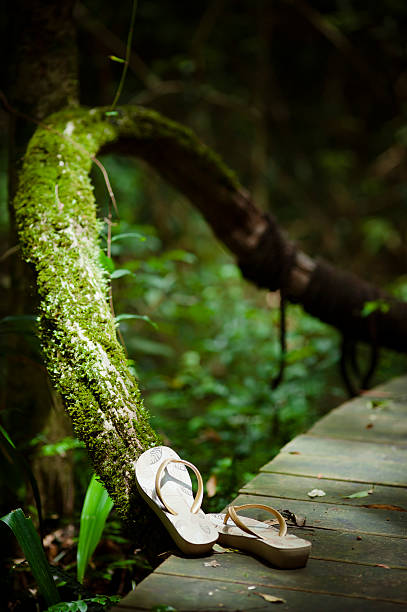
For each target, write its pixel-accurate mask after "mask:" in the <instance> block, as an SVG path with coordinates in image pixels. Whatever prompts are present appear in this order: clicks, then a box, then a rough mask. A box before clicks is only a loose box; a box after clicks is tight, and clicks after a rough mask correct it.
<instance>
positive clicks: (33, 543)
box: [0, 508, 61, 606]
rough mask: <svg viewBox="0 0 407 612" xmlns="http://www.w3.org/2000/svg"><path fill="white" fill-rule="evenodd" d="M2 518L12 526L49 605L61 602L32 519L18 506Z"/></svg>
mask: <svg viewBox="0 0 407 612" xmlns="http://www.w3.org/2000/svg"><path fill="white" fill-rule="evenodd" d="M0 520H1V521H3V523H5V524H6V525H7V526H8V527H10V529H11V530H12V532H13V533H14V535H15V536H16V538H17V540H18V543H19V545H20V547H21V549H22V551H23V553H24V555H25V558H26V559H27V561H28V563H29V565H30V568H31V571H32V573H33V576H34V578H35V580H36V581H37V584H38V588H39V590H40V592H41V594H42V596H43V597H44V599H45V601H46V603H47V605H48V606H52V605H54V604H57V603H58V602H60V601H61V599H60V597H59V594H58V591H57V588H56V586H55V583H54V580H53V578H52V574H51V570H50V567H49V564H48V561H47V558H46V556H45V553H44V550H43V548H42V544H41V540H40V538H39V536H38V533H37V532H36V531H35V528H34V525H33V524H32V521H31V519H30V518H26V517H25V516H24V512H23V511H22V510H21V508H17V510H13V511H12V512H10V513H9V514H7V515H6V516H3V517H1V519H0Z"/></svg>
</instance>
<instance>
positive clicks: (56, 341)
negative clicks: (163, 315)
mask: <svg viewBox="0 0 407 612" xmlns="http://www.w3.org/2000/svg"><path fill="white" fill-rule="evenodd" d="M101 150H115V151H120V152H126V153H130V154H132V155H138V156H139V157H141V158H143V159H144V160H146V161H147V162H149V163H150V164H151V165H152V166H153V167H154V168H156V169H157V170H158V171H159V172H160V174H161V175H162V176H163V177H164V178H166V179H167V180H168V181H169V182H171V183H172V184H173V185H175V186H176V187H177V188H178V189H180V191H182V192H183V193H184V194H185V195H186V196H187V197H188V198H189V199H190V200H191V202H192V203H193V204H194V205H195V206H196V207H197V208H198V209H199V210H200V211H201V212H202V214H203V216H204V217H205V219H206V220H207V221H208V223H209V224H210V226H211V227H212V229H213V231H214V233H215V235H216V236H217V237H218V238H219V239H220V240H221V241H222V242H224V244H225V245H226V246H227V247H228V248H229V249H230V250H231V251H232V252H233V253H234V254H235V255H236V256H237V258H238V261H239V263H240V266H241V268H242V270H243V273H244V274H245V276H247V278H249V279H251V280H253V281H254V282H255V283H257V284H258V285H259V286H262V287H268V288H270V289H278V288H283V289H284V292H285V295H286V296H287V297H288V298H289V299H291V300H292V301H297V302H299V303H301V304H303V305H304V307H305V308H306V310H308V311H309V312H310V313H311V314H313V315H315V316H317V317H319V318H320V319H321V320H323V321H326V322H328V323H331V324H332V325H335V326H336V327H338V328H340V329H342V330H343V331H344V332H346V333H349V334H350V335H352V336H354V337H356V338H360V339H364V340H366V339H370V338H371V334H372V329H373V328H374V329H373V331H374V334H375V336H376V341H377V342H378V343H380V344H383V345H384V346H388V347H390V348H394V349H397V350H405V347H406V346H407V343H406V340H407V316H406V315H407V305H406V304H403V303H400V302H396V301H392V302H391V308H390V310H389V312H387V313H386V314H384V313H378V314H377V316H376V317H375V319H374V320H373V319H372V318H371V317H368V318H363V317H361V314H360V313H361V311H362V308H363V305H364V303H365V302H366V301H369V300H375V299H384V297H385V296H383V294H382V293H381V292H380V291H379V290H378V289H376V288H375V287H373V286H372V285H369V284H367V283H365V282H363V281H361V280H359V279H357V278H355V277H352V276H351V275H348V274H346V273H343V272H340V271H337V270H336V269H334V268H331V267H329V266H327V265H326V264H322V263H316V262H314V261H312V260H311V259H309V258H307V257H306V256H305V255H304V254H302V253H301V252H300V251H298V250H297V249H296V248H295V246H294V245H293V244H292V243H291V242H290V241H289V240H287V239H286V238H285V236H284V235H283V234H282V232H281V230H280V229H279V227H278V225H277V224H276V222H275V220H274V219H273V218H272V217H271V216H270V215H265V214H264V213H263V212H261V211H260V210H259V209H258V208H257V207H256V206H255V205H254V203H253V202H252V200H251V198H250V196H249V194H248V193H247V192H246V191H245V190H244V189H243V188H242V187H241V186H240V184H239V182H238V180H237V178H236V177H235V176H234V174H233V173H232V172H231V171H230V170H229V169H228V168H227V167H226V166H225V165H224V164H223V162H222V161H221V160H220V159H219V157H218V156H217V155H216V154H215V153H213V152H212V151H211V150H210V149H209V148H208V147H206V146H205V145H203V144H202V143H201V142H200V141H199V140H198V139H197V138H196V137H195V135H194V134H193V133H192V132H191V131H190V130H188V129H186V128H184V127H182V126H180V125H179V124H177V123H175V122H172V121H169V120H167V119H165V118H163V117H162V116H160V115H159V114H158V113H156V112H154V111H150V110H146V109H142V108H140V107H127V108H126V107H123V108H121V109H118V112H117V114H115V115H114V116H111V115H108V114H106V109H92V110H89V109H83V108H71V109H66V110H64V111H61V112H59V113H56V114H55V115H53V116H51V117H49V118H48V120H47V125H46V126H42V127H40V128H38V129H37V131H36V133H35V134H34V136H33V138H32V140H31V142H30V144H29V147H28V150H27V153H26V156H25V159H24V164H23V168H22V171H21V174H20V181H19V189H18V193H17V195H16V198H15V202H14V207H15V212H16V220H17V225H18V230H19V235H20V242H21V245H22V248H23V253H24V256H25V258H26V259H27V260H28V261H29V262H31V263H32V264H33V266H34V268H35V270H36V274H37V284H38V292H39V295H40V298H41V306H40V318H41V320H40V333H41V340H42V346H43V350H44V355H45V360H46V363H47V366H48V370H49V372H50V375H51V376H52V378H53V380H54V383H55V384H56V386H57V388H58V389H59V391H60V392H61V394H62V395H63V397H64V399H65V403H66V406H67V410H68V412H69V414H70V416H71V418H72V421H73V425H74V428H75V432H76V434H77V435H78V437H79V438H81V439H82V440H84V442H85V444H86V446H87V449H88V452H89V455H90V457H91V459H92V461H93V463H94V465H95V469H96V471H97V473H98V474H99V476H100V477H101V479H102V480H103V482H104V483H105V485H106V488H107V489H108V491H109V493H110V495H111V496H112V498H113V500H114V502H115V505H116V508H117V509H118V511H119V513H120V515H121V516H122V517H123V518H125V519H127V520H130V521H132V520H133V519H134V518H135V512H136V510H137V503H136V499H137V495H136V493H135V487H134V469H133V464H134V461H135V459H136V457H137V455H138V454H139V453H140V452H141V451H143V450H144V449H146V448H148V447H149V446H151V445H154V444H156V443H157V437H156V435H155V433H154V432H153V430H152V429H151V427H150V425H149V423H148V415H147V414H146V412H145V410H144V408H143V405H142V401H141V399H140V394H139V390H138V387H137V384H136V381H135V380H134V379H133V377H132V376H131V374H130V372H129V370H128V368H127V365H126V358H125V355H124V353H123V350H122V347H121V346H120V344H119V343H118V341H117V338H116V330H115V323H114V320H113V318H112V316H111V313H110V310H109V305H108V298H107V296H108V279H107V278H106V274H105V273H104V272H103V269H102V267H101V266H100V264H99V242H98V235H99V230H100V225H99V223H98V221H97V219H96V205H95V201H94V197H93V193H92V186H91V183H90V179H89V176H88V173H89V170H90V167H91V164H92V160H94V159H95V158H94V156H95V155H96V154H97V152H98V151H101ZM385 299H388V300H390V298H388V297H385ZM372 322H374V325H373V326H372Z"/></svg>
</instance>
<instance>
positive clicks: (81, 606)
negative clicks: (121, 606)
mask: <svg viewBox="0 0 407 612" xmlns="http://www.w3.org/2000/svg"><path fill="white" fill-rule="evenodd" d="M119 601H120V597H118V596H117V595H110V596H109V595H96V596H95V597H86V598H85V599H78V600H77V601H61V602H59V603H58V604H56V605H54V606H50V607H49V608H47V611H46V612H86V611H87V610H88V609H89V608H90V609H95V608H94V606H90V604H98V608H97V609H98V610H101V609H102V610H103V609H105V608H106V609H109V608H110V607H111V606H112V605H113V604H115V603H117V602H119Z"/></svg>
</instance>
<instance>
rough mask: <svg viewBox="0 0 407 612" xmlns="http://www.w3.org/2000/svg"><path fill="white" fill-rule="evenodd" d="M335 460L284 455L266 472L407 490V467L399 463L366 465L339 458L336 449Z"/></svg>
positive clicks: (264, 469) (281, 454)
mask: <svg viewBox="0 0 407 612" xmlns="http://www.w3.org/2000/svg"><path fill="white" fill-rule="evenodd" d="M332 452H333V455H332V456H331V457H328V456H325V457H320V456H313V455H290V454H288V453H280V454H279V455H277V457H275V458H274V459H273V460H272V461H271V462H270V463H267V464H266V465H265V466H264V467H263V468H261V469H262V471H263V472H277V473H279V474H293V475H295V476H318V474H320V475H321V476H323V477H325V478H329V479H334V480H346V481H351V482H360V483H366V484H383V485H392V486H403V487H406V486H407V469H406V463H397V462H395V461H363V460H362V459H361V455H359V459H358V458H356V460H355V459H354V458H353V457H352V456H341V455H339V456H337V455H336V454H335V447H334V446H332Z"/></svg>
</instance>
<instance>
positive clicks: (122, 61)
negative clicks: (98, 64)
mask: <svg viewBox="0 0 407 612" xmlns="http://www.w3.org/2000/svg"><path fill="white" fill-rule="evenodd" d="M109 59H111V60H112V62H117V63H118V64H125V63H126V60H125V59H123V58H122V57H117V55H109Z"/></svg>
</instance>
